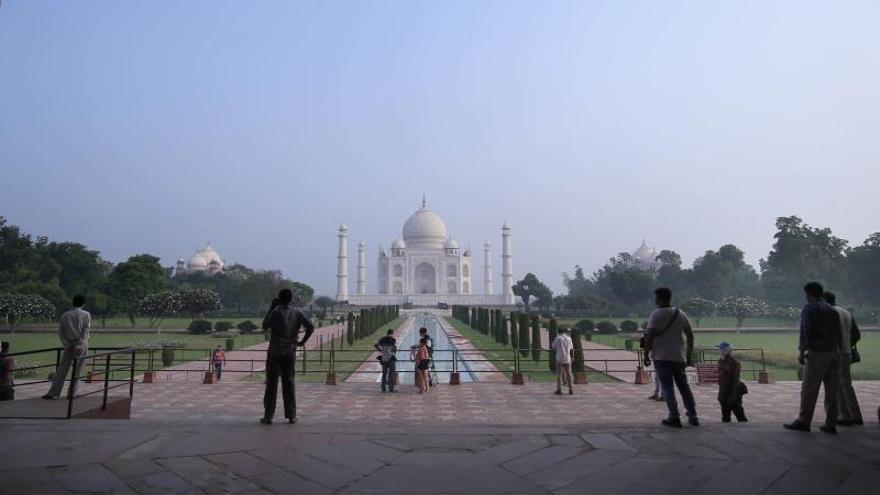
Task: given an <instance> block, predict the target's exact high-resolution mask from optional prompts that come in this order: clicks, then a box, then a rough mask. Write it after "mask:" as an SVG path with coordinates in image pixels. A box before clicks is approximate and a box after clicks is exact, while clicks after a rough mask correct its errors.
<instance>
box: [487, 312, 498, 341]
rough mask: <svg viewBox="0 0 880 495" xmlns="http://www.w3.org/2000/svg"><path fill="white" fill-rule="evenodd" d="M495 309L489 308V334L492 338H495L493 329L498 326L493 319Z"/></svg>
mask: <svg viewBox="0 0 880 495" xmlns="http://www.w3.org/2000/svg"><path fill="white" fill-rule="evenodd" d="M495 316H496V315H495V310H494V309H490V310H489V336H490V337H492V340H495V330H496V328H497V326H498V323H497V322H496V321H495Z"/></svg>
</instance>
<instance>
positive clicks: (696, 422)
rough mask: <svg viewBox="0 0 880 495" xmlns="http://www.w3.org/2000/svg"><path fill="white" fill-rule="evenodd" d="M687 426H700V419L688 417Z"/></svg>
mask: <svg viewBox="0 0 880 495" xmlns="http://www.w3.org/2000/svg"><path fill="white" fill-rule="evenodd" d="M688 424H689V425H691V426H700V418H698V417H696V416H688Z"/></svg>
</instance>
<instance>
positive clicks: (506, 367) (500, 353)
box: [446, 318, 617, 382]
mask: <svg viewBox="0 0 880 495" xmlns="http://www.w3.org/2000/svg"><path fill="white" fill-rule="evenodd" d="M446 321H447V322H448V323H449V324H450V325H452V326H453V327H455V329H456V330H458V331H459V332H461V334H462V335H463V336H465V337H467V338H468V339H469V340H470V341H471V344H472V345H473V346H474V347H475V348H476V349H477V350H479V351H481V352H482V353H483V355H484V356H486V359H488V360H489V361H491V362H492V364H493V365H495V367H496V368H498V369H499V370H501V371H503V372H504V374H505V376H507V377H508V378H510V377H511V375H512V373H513V370H514V357H515V356H514V351H513V349H512V348H511V347H510V344H508V345H506V346H505V345H502V344H499V343H498V342H495V339H493V338H492V337H490V336H488V335H483V334H482V333H480V332H478V331H476V330H474V329H473V328H471V327H470V326H469V325H467V324H465V323H463V322H461V321H459V320H457V319H455V318H446ZM549 352H556V351H550V350H543V351H541V360H540V361H537V362H535V361H533V360H532V353H531V351H529V355H528V357H523V356H522V354H520V362H519V363H520V370H521V371H522V373H523V378H524V379H526V380H530V381H534V382H555V381H556V375H555V374H554V373H552V372H551V371H550V359H549V356H548V353H549ZM587 374H588V375H589V379H590V380H592V381H595V382H616V381H617V380H615V379H613V378H611V377H609V376H608V375H606V374H604V373H600V372H598V371H592V370H590V369H587Z"/></svg>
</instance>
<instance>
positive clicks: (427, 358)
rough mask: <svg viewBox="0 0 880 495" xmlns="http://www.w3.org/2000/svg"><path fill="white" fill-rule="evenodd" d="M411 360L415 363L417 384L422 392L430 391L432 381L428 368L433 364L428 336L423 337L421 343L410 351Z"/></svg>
mask: <svg viewBox="0 0 880 495" xmlns="http://www.w3.org/2000/svg"><path fill="white" fill-rule="evenodd" d="M410 360H411V361H412V362H413V363H414V364H415V369H416V386H418V387H419V393H420V394H426V393H428V390H429V389H430V383H429V382H428V369H429V368H430V366H431V354H430V352H429V351H428V338H427V337H422V339H421V340H419V345H418V347H416V348H415V349H413V350H412V351H410Z"/></svg>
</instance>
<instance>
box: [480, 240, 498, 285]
mask: <svg viewBox="0 0 880 495" xmlns="http://www.w3.org/2000/svg"><path fill="white" fill-rule="evenodd" d="M483 252H484V253H485V258H483V293H484V294H492V293H493V292H495V288H494V287H493V286H494V285H495V283H494V282H493V281H492V243H491V242H489V241H486V243H485V244H483Z"/></svg>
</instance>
